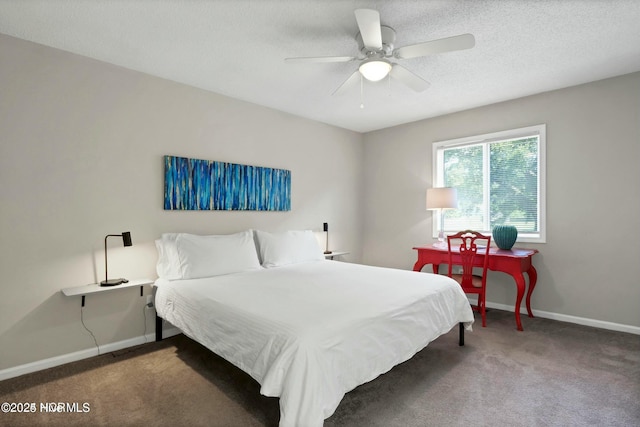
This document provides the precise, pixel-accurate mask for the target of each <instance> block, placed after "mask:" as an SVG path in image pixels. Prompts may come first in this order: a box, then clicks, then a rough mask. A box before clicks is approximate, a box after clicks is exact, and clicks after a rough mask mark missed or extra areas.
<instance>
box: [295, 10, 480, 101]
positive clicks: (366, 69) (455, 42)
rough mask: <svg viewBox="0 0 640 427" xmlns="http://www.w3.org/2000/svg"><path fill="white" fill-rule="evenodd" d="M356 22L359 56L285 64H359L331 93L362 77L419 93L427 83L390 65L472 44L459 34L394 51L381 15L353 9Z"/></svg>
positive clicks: (391, 32) (391, 35)
mask: <svg viewBox="0 0 640 427" xmlns="http://www.w3.org/2000/svg"><path fill="white" fill-rule="evenodd" d="M354 13H355V15H356V22H357V23H358V29H359V30H360V32H359V33H358V34H357V35H356V41H357V43H358V48H359V52H360V53H359V54H358V55H357V56H320V57H300V58H286V59H285V62H349V61H360V65H359V66H358V69H357V70H356V71H355V72H354V73H353V74H351V76H349V78H348V79H347V80H345V82H344V83H342V85H340V86H339V87H338V89H336V90H335V91H334V92H333V95H336V94H340V93H342V92H345V91H346V90H347V89H348V88H350V87H352V86H353V85H355V84H357V82H358V81H361V79H362V78H363V77H364V78H365V79H367V80H369V81H372V82H376V81H380V80H382V79H384V78H385V77H387V76H390V77H393V78H395V79H398V80H399V81H401V82H402V83H404V84H405V85H406V86H408V87H409V88H411V89H413V90H415V91H416V92H422V91H424V90H425V89H427V88H428V87H429V83H428V82H427V81H425V80H424V79H422V77H420V76H418V75H416V74H414V73H413V72H412V71H409V70H408V69H406V68H405V67H403V66H401V65H399V64H397V63H396V62H392V61H393V60H397V59H410V58H417V57H419V56H426V55H431V54H434V53H443V52H450V51H454V50H462V49H470V48H472V47H473V46H474V45H475V38H474V37H473V35H472V34H461V35H458V36H453V37H447V38H444V39H438V40H431V41H427V42H423V43H418V44H413V45H409V46H404V47H400V48H394V46H393V43H394V42H395V39H396V32H395V30H394V29H393V28H391V27H388V26H386V25H381V24H380V13H378V11H377V10H372V9H356V10H355V12H354Z"/></svg>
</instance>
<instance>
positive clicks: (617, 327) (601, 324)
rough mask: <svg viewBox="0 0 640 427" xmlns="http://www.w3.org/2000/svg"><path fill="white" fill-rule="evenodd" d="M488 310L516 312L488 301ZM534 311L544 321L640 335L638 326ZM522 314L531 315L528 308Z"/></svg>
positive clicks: (523, 309)
mask: <svg viewBox="0 0 640 427" xmlns="http://www.w3.org/2000/svg"><path fill="white" fill-rule="evenodd" d="M523 304H524V301H523ZM487 308H495V309H498V310H504V311H511V312H513V311H514V310H513V308H514V307H513V306H512V305H511V306H509V305H506V304H498V303H492V302H488V301H487ZM532 311H533V315H534V316H535V317H542V318H544V319H552V320H558V321H560V322H568V323H575V324H577V325H584V326H593V327H594V328H601V329H608V330H610V331H618V332H627V333H630V334H635V335H640V327H638V326H631V325H624V324H621V323H613V322H605V321H604V320H595V319H587V318H585V317H577V316H570V315H568V314H559V313H552V312H549V311H542V310H532ZM520 314H521V315H525V316H528V315H529V313H527V309H526V307H521V308H520Z"/></svg>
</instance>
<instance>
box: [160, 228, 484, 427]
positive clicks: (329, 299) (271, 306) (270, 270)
mask: <svg viewBox="0 0 640 427" xmlns="http://www.w3.org/2000/svg"><path fill="white" fill-rule="evenodd" d="M156 245H157V246H158V252H159V261H158V273H159V279H158V280H157V281H156V283H155V286H156V291H155V306H156V311H157V314H158V316H159V318H162V319H165V320H167V321H168V322H170V323H171V324H173V325H174V326H176V327H178V328H179V329H180V330H182V332H183V333H184V334H185V335H187V336H189V337H190V338H192V339H194V340H196V341H198V342H199V343H201V344H202V345H204V346H205V347H207V348H208V349H210V350H211V351H213V352H214V353H216V354H218V355H220V356H221V357H223V358H224V359H226V360H228V361H229V362H231V363H233V364H234V365H235V366H237V367H238V368H240V369H242V370H243V371H245V372H246V373H248V374H249V375H251V377H253V378H254V379H255V380H256V381H257V382H258V383H259V384H260V385H261V389H260V393H261V394H263V395H265V396H272V397H279V398H280V426H281V427H285V426H310V427H311V426H322V424H323V422H324V419H326V418H328V417H330V416H331V415H332V414H333V413H334V411H335V409H336V408H337V406H338V404H339V403H340V401H341V399H342V398H343V396H344V394H345V393H347V392H348V391H350V390H352V389H354V388H355V387H357V386H358V385H360V384H363V383H366V382H368V381H371V380H373V379H374V378H376V377H377V376H379V375H381V374H383V373H385V372H387V371H389V370H390V369H391V368H392V367H393V366H395V365H397V364H399V363H402V362H404V361H406V360H408V359H409V358H411V357H412V356H413V355H414V354H415V353H417V352H418V351H420V350H421V349H423V348H424V347H425V346H426V345H427V344H429V342H431V341H433V340H434V339H436V338H437V337H438V336H440V335H442V334H444V333H447V332H449V331H450V330H451V329H452V328H453V327H455V326H456V325H463V324H464V325H465V327H466V328H467V329H471V324H472V323H473V313H472V311H471V308H470V306H469V302H468V300H467V298H466V297H465V295H464V293H463V292H462V291H461V289H460V287H459V285H458V284H457V283H456V282H455V281H453V280H451V279H449V278H448V277H446V276H440V275H434V274H430V273H418V272H414V271H405V270H398V269H391V268H382V267H372V266H364V265H358V264H350V263H345V262H338V261H329V260H325V259H324V256H323V255H322V252H321V250H320V249H319V246H318V244H317V241H316V240H315V236H314V235H313V233H312V232H310V231H308V230H307V231H289V232H285V233H278V234H272V233H266V232H262V231H252V230H247V231H245V232H242V233H237V234H234V235H229V236H194V235H186V234H172V235H170V234H166V235H163V236H162V239H160V240H159V241H156ZM167 260H169V261H167ZM212 264H214V265H212ZM460 331H461V334H462V333H463V329H462V326H461V327H460Z"/></svg>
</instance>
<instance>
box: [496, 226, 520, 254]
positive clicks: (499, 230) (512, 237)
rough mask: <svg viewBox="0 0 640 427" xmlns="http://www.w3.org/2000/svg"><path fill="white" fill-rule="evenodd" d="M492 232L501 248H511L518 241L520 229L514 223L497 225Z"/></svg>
mask: <svg viewBox="0 0 640 427" xmlns="http://www.w3.org/2000/svg"><path fill="white" fill-rule="evenodd" d="M492 234H493V241H494V242H496V245H497V246H498V247H499V248H500V249H505V250H509V249H511V248H512V247H513V245H514V244H515V243H516V239H517V238H518V229H517V228H516V227H515V226H513V225H496V226H495V227H493V232H492Z"/></svg>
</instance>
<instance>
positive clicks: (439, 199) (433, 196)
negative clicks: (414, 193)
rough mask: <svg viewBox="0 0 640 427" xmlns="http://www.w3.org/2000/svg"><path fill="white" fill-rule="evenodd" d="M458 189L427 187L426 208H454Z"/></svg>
mask: <svg viewBox="0 0 640 427" xmlns="http://www.w3.org/2000/svg"><path fill="white" fill-rule="evenodd" d="M457 207H458V191H457V190H456V189H455V188H453V187H441V188H429V189H427V210H436V209H456V208H457Z"/></svg>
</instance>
